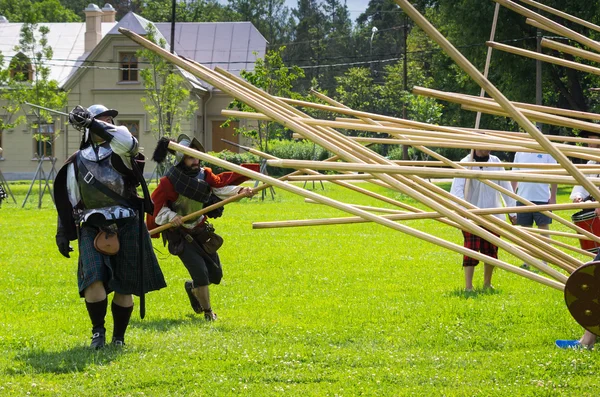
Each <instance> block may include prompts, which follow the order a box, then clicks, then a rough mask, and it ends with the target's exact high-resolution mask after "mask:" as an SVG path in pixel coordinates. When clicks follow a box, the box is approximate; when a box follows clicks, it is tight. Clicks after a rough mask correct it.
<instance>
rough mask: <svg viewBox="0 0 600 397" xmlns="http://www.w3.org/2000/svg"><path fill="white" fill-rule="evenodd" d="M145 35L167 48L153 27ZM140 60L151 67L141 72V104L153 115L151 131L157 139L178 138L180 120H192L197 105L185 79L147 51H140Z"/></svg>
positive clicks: (150, 25) (158, 57) (174, 69)
mask: <svg viewBox="0 0 600 397" xmlns="http://www.w3.org/2000/svg"><path fill="white" fill-rule="evenodd" d="M146 31H147V36H146V38H147V39H148V40H150V41H152V42H153V43H155V44H158V45H160V47H162V48H165V47H166V45H167V43H166V41H165V39H164V38H163V37H162V36H160V35H159V33H158V32H157V30H156V27H155V26H154V25H153V24H152V23H150V24H148V26H146ZM137 56H138V57H139V58H144V59H145V60H146V61H147V63H148V64H149V66H148V67H146V68H144V69H143V70H142V71H140V76H141V78H142V81H143V83H144V93H145V96H144V97H143V98H142V103H143V104H144V109H145V110H146V112H147V113H148V114H149V115H151V117H150V130H151V131H152V133H153V134H154V136H155V138H156V139H160V138H162V137H163V136H164V137H170V136H173V137H177V136H178V135H179V133H180V132H181V119H184V118H189V117H192V116H193V114H194V113H195V111H196V110H197V109H198V104H197V103H196V101H194V100H192V99H191V97H190V91H189V90H188V89H186V88H185V83H184V82H185V80H184V78H183V77H182V76H181V74H180V73H179V71H178V70H177V69H176V68H175V67H174V66H173V65H172V64H171V63H170V62H167V61H166V60H165V59H163V58H162V57H160V56H158V55H157V54H156V53H154V52H152V51H150V50H147V49H141V50H138V52H137Z"/></svg>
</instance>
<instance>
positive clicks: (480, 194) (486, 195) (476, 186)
mask: <svg viewBox="0 0 600 397" xmlns="http://www.w3.org/2000/svg"><path fill="white" fill-rule="evenodd" d="M467 161H476V162H486V163H487V162H489V163H500V162H501V161H500V159H499V158H498V157H496V156H494V155H491V154H490V151H489V150H475V151H474V152H473V158H471V156H470V155H469V156H467V157H465V158H464V159H462V160H461V162H467ZM483 168H484V167H483V166H482V167H470V169H473V170H483ZM485 170H486V171H504V168H503V167H485ZM468 182H469V183H467V180H466V179H465V178H455V179H454V180H453V181H452V188H451V189H450V193H451V194H453V195H454V196H456V197H459V198H461V199H463V200H466V201H468V202H469V203H471V204H473V205H475V206H477V207H479V208H498V207H502V199H501V194H500V192H499V191H498V190H496V189H494V188H493V187H491V186H488V185H486V184H484V183H483V182H480V181H479V180H477V179H470V180H469V181H468ZM492 182H494V183H496V184H498V185H500V186H502V187H503V188H505V189H507V190H510V191H513V190H512V186H511V184H510V182H508V181H492ZM502 197H503V198H504V201H505V203H506V205H507V206H508V207H514V206H515V199H513V198H512V197H510V196H508V195H505V194H502ZM495 216H496V217H498V218H500V219H505V216H504V215H502V214H496V215H495ZM510 220H511V222H513V223H514V222H515V221H516V214H510ZM463 236H464V246H465V248H469V249H472V250H474V251H478V252H481V253H482V254H484V255H487V256H490V257H492V258H498V247H497V246H495V245H493V244H492V243H490V242H488V241H486V240H484V239H482V238H481V237H479V236H476V235H474V234H471V233H469V232H466V231H464V230H463ZM478 264H479V261H478V260H477V259H475V258H471V257H469V256H466V255H465V256H464V257H463V268H464V269H465V291H473V275H474V273H475V266H477V265H478ZM493 271H494V266H492V265H490V264H488V263H484V267H483V288H484V289H488V288H493V287H492V273H493Z"/></svg>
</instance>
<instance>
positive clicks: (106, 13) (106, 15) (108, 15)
mask: <svg viewBox="0 0 600 397" xmlns="http://www.w3.org/2000/svg"><path fill="white" fill-rule="evenodd" d="M115 15H117V12H116V11H115V9H114V8H113V6H111V5H110V4H108V3H106V4H104V7H102V22H115Z"/></svg>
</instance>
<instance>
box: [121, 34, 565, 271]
mask: <svg viewBox="0 0 600 397" xmlns="http://www.w3.org/2000/svg"><path fill="white" fill-rule="evenodd" d="M120 31H121V32H122V33H123V34H125V35H126V36H128V37H130V38H131V39H132V40H134V41H135V42H137V43H139V44H140V45H142V46H143V47H145V48H149V49H151V50H153V51H154V52H155V53H157V54H158V55H160V56H161V57H163V58H165V59H167V60H169V61H171V62H173V63H175V64H177V65H178V66H180V67H182V68H183V69H185V70H188V71H189V72H190V73H193V74H194V75H196V76H198V77H200V78H202V79H204V80H205V81H207V82H209V83H210V84H212V85H214V86H216V87H218V88H221V89H222V90H223V91H224V92H227V93H230V94H232V96H234V97H236V98H239V99H241V100H243V101H244V102H246V103H247V104H249V105H250V106H252V107H254V108H255V109H257V110H259V111H261V112H263V113H265V114H266V115H268V116H269V117H273V118H276V119H278V120H280V122H281V123H282V124H284V125H285V126H286V127H288V128H291V129H292V130H295V131H296V132H300V133H303V134H305V135H306V136H307V137H310V138H311V140H313V141H315V142H316V143H317V144H319V145H321V146H324V147H326V148H327V149H329V150H331V151H333V152H334V153H336V154H338V155H341V156H342V157H343V158H344V159H349V160H351V161H355V160H356V157H354V156H353V155H352V154H351V153H350V152H348V149H350V150H352V148H353V147H352V146H353V145H352V143H351V142H345V141H343V137H341V136H335V135H334V136H329V138H334V142H336V143H337V146H335V145H332V144H331V143H330V141H328V140H325V136H324V135H323V134H324V131H323V130H320V129H318V128H317V129H315V130H310V129H307V128H306V127H304V126H303V125H302V124H300V123H297V122H295V121H293V120H290V119H289V118H287V119H286V117H285V116H284V115H285V109H282V108H281V107H279V106H278V105H276V104H273V105H275V106H274V107H271V104H269V103H268V99H266V97H265V98H260V97H257V96H255V95H253V94H251V93H249V92H242V91H236V89H235V88H234V86H233V85H231V84H229V82H224V81H222V80H219V79H218V78H217V77H216V76H215V75H214V74H212V73H209V72H208V71H207V70H205V69H206V68H202V67H199V66H198V65H194V64H192V63H190V62H187V61H185V60H182V59H181V58H178V57H175V56H173V55H172V54H169V53H168V52H166V51H165V50H164V49H161V48H160V47H158V46H156V45H154V44H153V43H151V42H149V41H147V40H145V39H143V38H142V37H140V36H139V35H136V34H135V33H133V32H131V31H128V30H127V29H120ZM279 112H284V113H283V114H281V113H279ZM359 146H360V145H359ZM342 148H347V149H342ZM354 149H358V150H364V148H362V147H361V148H357V147H354ZM199 155H202V154H199ZM200 158H201V157H200ZM212 161H213V162H215V161H217V159H214V160H212ZM217 164H218V163H217ZM226 164H228V163H226ZM219 165H220V164H219ZM223 166H224V167H225V168H228V169H232V168H231V167H234V165H232V164H229V165H223ZM240 168H241V167H240ZM235 171H236V172H237V168H235ZM248 172H249V170H243V169H242V171H241V172H240V173H241V174H242V175H245V173H248ZM258 176H260V175H258ZM381 179H383V180H384V181H385V182H386V183H389V184H391V185H397V183H396V182H395V180H394V178H391V177H389V176H386V175H382V176H381ZM259 180H260V179H259ZM280 183H281V184H284V183H283V182H280ZM284 185H285V184H284ZM275 186H278V185H275ZM286 187H287V188H293V186H286ZM397 187H398V188H401V186H398V185H397ZM410 187H411V188H412V190H411V191H407V190H406V189H404V191H406V192H408V193H409V195H411V196H412V197H414V198H415V199H417V200H419V201H422V202H424V203H425V204H426V205H428V206H430V207H434V208H435V207H437V208H435V209H436V210H439V211H441V212H443V213H446V214H447V215H448V217H449V218H451V219H452V220H454V221H457V223H459V224H462V225H461V227H465V228H466V229H467V230H469V231H471V232H473V233H474V234H477V235H481V237H483V238H486V239H487V240H488V241H491V242H492V243H494V244H496V245H498V246H500V247H501V248H503V249H506V250H507V251H509V252H510V253H513V254H515V255H517V256H519V257H520V258H521V259H524V260H527V261H528V262H535V263H536V264H539V267H540V268H541V269H542V270H544V271H545V272H546V273H548V274H551V275H552V276H553V277H555V278H556V279H557V280H561V281H564V280H566V277H565V276H564V275H563V274H561V273H558V272H556V271H555V270H554V269H552V268H550V267H548V266H546V265H544V264H542V263H541V262H539V261H538V260H537V259H536V258H534V257H531V256H530V255H528V254H527V253H526V252H524V251H522V250H519V249H516V248H515V247H513V246H511V245H510V244H506V243H504V242H503V241H502V240H501V239H498V238H496V237H495V236H494V235H493V234H491V233H489V232H487V231H485V230H483V229H481V228H479V227H476V226H475V225H474V224H472V223H470V222H466V221H465V220H464V218H462V216H461V215H462V214H460V213H463V212H464V210H463V209H462V208H455V210H456V211H457V212H459V214H456V213H454V212H453V211H452V210H449V209H447V208H446V207H443V206H440V205H439V203H437V202H435V201H434V200H432V199H429V198H427V196H426V195H425V194H426V193H429V191H428V190H427V189H426V188H424V187H422V186H418V185H417V184H415V183H413V184H410ZM428 187H429V186H428ZM436 188H437V187H436ZM284 189H285V188H284ZM417 190H418V191H419V192H417ZM300 192H302V193H308V192H306V191H303V190H300ZM444 192H445V191H444ZM354 211H360V210H354ZM361 213H363V211H361ZM367 215H368V216H371V215H370V214H367ZM477 220H478V221H479V219H477ZM383 224H385V225H387V226H389V227H392V228H397V227H398V226H400V225H397V224H395V223H394V222H391V221H390V223H387V222H383ZM480 224H483V225H486V227H487V226H488V225H489V226H490V227H492V228H493V229H497V227H495V226H493V225H490V224H489V223H488V222H486V221H485V220H484V219H481V222H480ZM401 231H405V232H406V233H408V234H411V235H414V234H417V235H419V236H421V237H425V236H426V237H425V239H426V240H427V241H437V240H435V238H434V237H433V236H428V235H425V236H423V235H422V234H420V232H418V231H415V230H412V229H410V228H402V229H401ZM442 241H443V240H442ZM443 244H448V243H447V242H445V241H444V242H443ZM460 248H461V251H460V252H462V250H463V248H462V247H460ZM532 249H535V247H533V248H532ZM543 254H544V253H543V252H542V253H541V255H543ZM469 255H471V256H473V257H477V256H476V254H474V253H469ZM486 260H487V261H488V263H491V261H490V258H489V257H486ZM505 265H506V264H504V263H502V262H500V261H498V264H497V266H499V267H503V268H505V267H506V266H505ZM506 268H507V269H509V271H511V270H512V271H514V269H511V266H508V267H506ZM527 276H530V275H529V274H527Z"/></svg>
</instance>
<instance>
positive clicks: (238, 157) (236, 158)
mask: <svg viewBox="0 0 600 397" xmlns="http://www.w3.org/2000/svg"><path fill="white" fill-rule="evenodd" d="M209 154H210V155H211V156H215V157H217V158H219V159H221V160H225V161H229V162H230V163H233V164H237V165H240V164H243V163H259V162H260V158H259V157H258V156H256V155H254V154H252V153H248V152H244V153H233V152H230V151H229V150H223V151H222V152H210V153H209ZM200 164H201V165H202V167H209V168H211V169H212V170H213V172H214V173H215V174H219V173H221V172H225V171H229V170H226V169H224V168H221V167H219V166H217V165H215V164H210V163H206V162H204V161H202V162H201V163H200Z"/></svg>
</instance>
